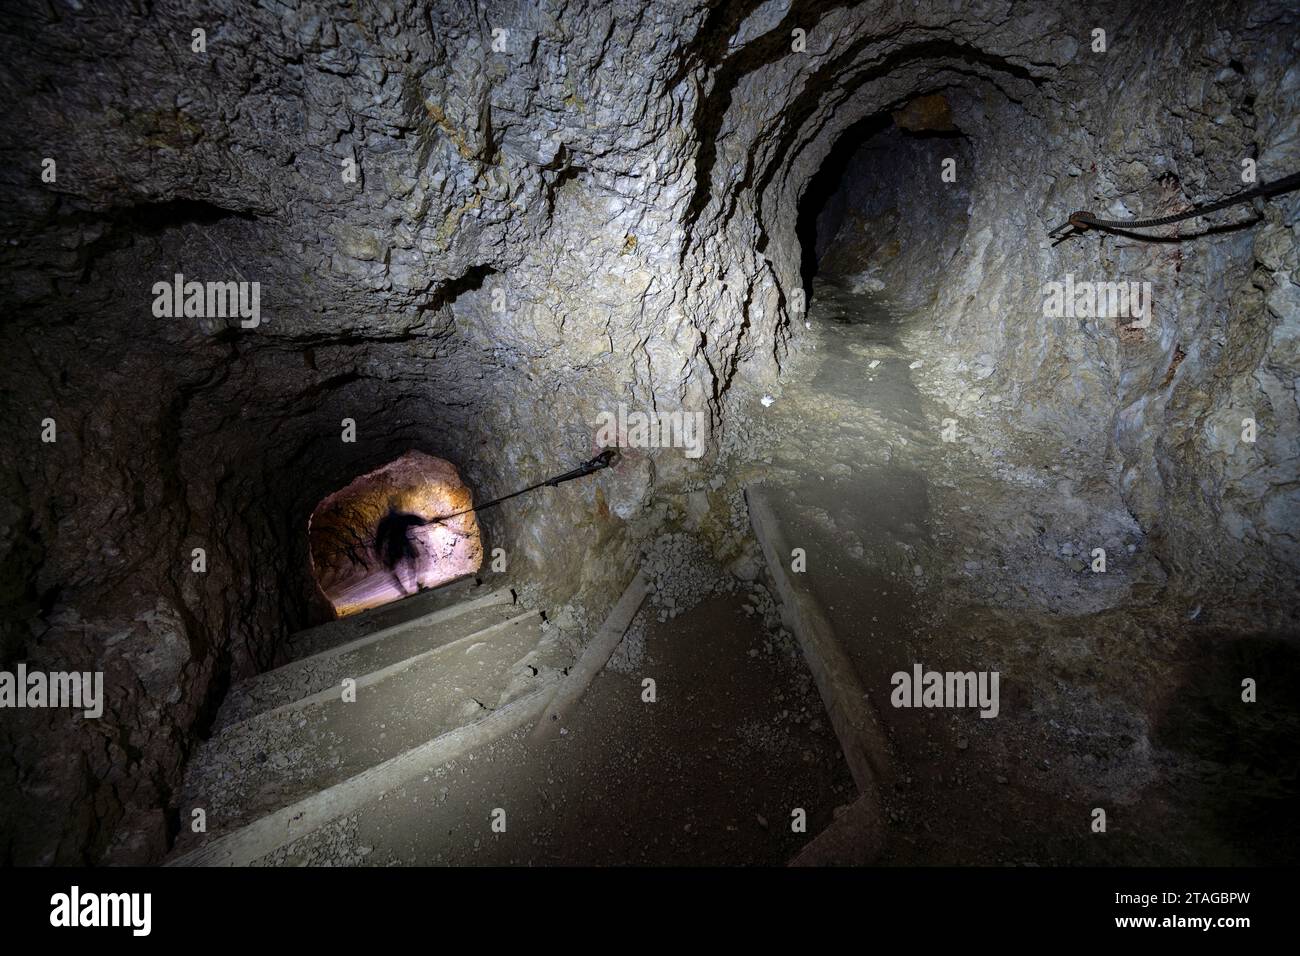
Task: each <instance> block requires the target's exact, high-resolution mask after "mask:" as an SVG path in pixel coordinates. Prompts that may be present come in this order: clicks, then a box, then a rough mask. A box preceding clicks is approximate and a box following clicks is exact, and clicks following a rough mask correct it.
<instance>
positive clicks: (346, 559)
mask: <svg viewBox="0 0 1300 956" xmlns="http://www.w3.org/2000/svg"><path fill="white" fill-rule="evenodd" d="M309 528H310V532H309V533H310V548H311V562H312V572H313V574H314V576H315V579H316V583H317V585H318V586H319V587H320V589H321V591H322V593H323V594H324V595H325V597H326V599H327V600H329V602H330V605H331V606H332V607H333V609H334V612H335V613H336V614H337V615H339V616H340V617H342V616H346V615H348V614H355V613H357V612H358V611H364V610H366V609H368V608H372V607H378V606H380V605H382V604H387V603H389V602H391V601H397V600H400V599H402V598H404V597H408V596H410V595H411V594H414V593H417V592H419V591H423V590H426V589H429V588H435V587H438V586H439V585H442V584H445V583H447V582H449V581H454V580H457V579H459V578H462V577H465V576H467V575H471V574H473V573H474V572H476V571H477V570H478V569H479V567H480V566H481V565H482V563H483V545H482V542H481V541H480V533H479V527H478V520H477V518H476V517H475V514H474V510H473V498H472V496H471V493H470V490H469V488H467V487H466V486H465V484H464V483H463V482H462V481H461V479H460V474H459V472H458V471H457V470H456V467H455V466H454V465H452V464H451V463H450V462H447V461H445V460H443V459H441V458H434V457H433V456H430V455H425V454H422V453H420V452H408V453H407V454H405V455H403V456H402V457H401V458H398V459H397V460H396V461H393V462H390V463H389V464H387V465H384V466H383V467H381V468H378V469H376V470H374V471H370V472H367V473H366V474H364V475H361V476H359V477H358V478H356V479H355V480H354V481H352V482H351V483H349V484H348V486H347V487H346V488H342V489H340V490H339V491H336V492H334V493H333V494H331V495H329V496H328V497H326V498H325V499H323V500H322V501H321V503H320V504H319V505H317V507H316V509H315V510H314V511H313V512H312V516H311V521H310V523H309Z"/></svg>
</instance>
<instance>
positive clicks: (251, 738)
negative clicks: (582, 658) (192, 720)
mask: <svg viewBox="0 0 1300 956" xmlns="http://www.w3.org/2000/svg"><path fill="white" fill-rule="evenodd" d="M479 610H480V611H482V612H491V613H493V614H495V615H497V616H498V617H499V616H500V615H501V614H502V612H503V610H517V609H514V608H504V609H503V608H502V607H499V606H487V607H484V608H480V609H479ZM467 613H469V614H473V613H474V612H467ZM458 617H463V615H458ZM466 620H468V618H466ZM409 624H410V625H411V626H403V629H402V631H400V632H399V633H398V635H391V634H390V635H389V636H388V637H387V638H382V639H380V640H377V641H370V642H368V643H367V644H364V645H362V646H360V647H357V648H353V649H351V650H344V651H341V652H339V653H333V654H329V655H328V656H327V657H325V658H323V659H322V660H321V661H319V662H318V663H320V664H321V665H322V666H326V665H328V666H329V667H330V668H336V667H337V665H338V662H339V660H340V659H343V660H353V661H357V662H360V661H365V660H369V661H370V662H371V663H378V662H379V661H381V660H386V659H389V658H390V657H391V654H389V653H388V652H390V651H391V650H393V649H395V648H398V647H401V648H403V649H406V650H409V649H412V648H413V647H416V646H419V645H418V642H416V643H413V641H414V640H415V638H416V637H417V636H418V635H420V634H422V633H423V629H422V628H421V626H420V624H419V622H409ZM408 638H410V640H408ZM395 639H396V640H397V643H390V642H392V641H394V640H395ZM381 649H382V650H381ZM367 655H379V656H367ZM570 663H571V658H570V656H569V654H568V653H567V651H565V650H564V649H563V648H562V647H561V646H559V644H558V642H557V641H556V639H555V638H554V636H553V635H549V634H547V633H546V631H545V630H544V629H543V627H542V616H541V614H540V612H537V611H527V612H523V613H516V614H514V615H513V616H509V617H506V618H505V619H504V620H497V621H496V622H495V623H491V624H488V625H487V626H485V627H481V628H478V629H476V630H473V631H472V632H471V633H468V634H465V635H464V636H461V637H457V638H455V639H453V640H450V641H447V642H444V643H440V644H438V645H436V646H432V647H427V648H426V649H423V650H420V651H419V652H418V653H416V654H413V655H410V656H407V657H405V658H402V659H399V660H393V661H391V662H390V663H386V664H384V665H383V666H381V667H379V668H378V669H375V670H371V671H369V672H365V673H356V674H354V675H349V676H351V677H352V678H353V679H354V680H355V682H356V683H355V688H356V689H355V700H352V701H348V700H344V699H343V694H342V688H341V687H340V686H338V685H337V684H335V683H334V682H333V679H332V678H331V686H329V687H328V688H326V689H323V690H321V691H318V692H316V693H313V694H310V695H309V696H306V697H302V698H298V699H295V700H293V701H290V702H287V703H285V704H282V705H280V706H277V707H274V708H272V709H268V710H263V711H261V712H258V713H255V714H253V715H252V716H250V717H248V718H247V719H244V720H242V721H240V722H238V723H228V724H226V725H225V726H224V727H223V729H222V730H221V731H219V732H218V733H217V734H216V735H214V736H213V737H212V738H211V739H210V740H208V741H207V742H206V743H205V744H204V745H203V746H202V747H201V748H200V750H199V752H198V753H196V754H195V755H194V757H193V758H191V760H190V762H189V765H188V767H187V769H186V775H185V782H184V785H183V789H182V799H181V801H180V816H181V831H182V832H181V835H180V836H179V837H178V839H177V842H176V846H175V848H174V851H173V856H172V861H173V862H177V863H206V862H232V861H238V860H241V859H244V858H245V857H247V854H248V853H252V852H254V851H256V855H261V854H263V853H266V852H270V851H271V850H274V849H275V848H276V847H277V846H278V845H280V844H279V843H278V842H276V841H278V840H280V838H281V837H283V838H284V839H296V838H297V837H298V836H301V835H302V833H303V832H306V831H305V830H304V829H303V826H304V823H303V821H304V820H306V819H310V820H315V821H318V822H316V823H315V824H313V826H319V825H322V823H324V822H328V821H329V819H333V816H334V815H336V814H334V808H337V807H346V808H345V809H343V810H341V811H340V812H342V813H346V812H350V808H351V805H352V804H353V803H355V802H356V801H357V800H361V801H362V802H365V801H367V800H370V799H375V798H377V797H378V796H379V794H380V793H382V792H383V790H382V789H380V790H376V789H375V788H376V787H382V788H389V787H392V786H396V785H397V784H399V783H401V782H405V779H406V778H405V777H404V776H402V775H403V774H406V773H412V774H413V773H417V772H427V770H429V769H431V768H432V767H433V766H437V763H434V764H432V765H429V764H428V763H427V760H432V759H435V758H437V759H439V760H440V762H441V761H443V760H445V759H450V757H445V756H440V755H445V754H449V753H450V754H452V755H453V756H454V755H458V754H459V753H460V752H463V748H465V747H469V746H476V745H477V744H478V743H479V742H482V741H483V740H486V739H491V735H492V734H493V733H496V732H498V731H499V732H508V731H509V730H512V729H514V728H515V727H516V726H518V725H519V723H520V722H521V721H525V720H528V719H535V718H536V716H537V714H540V713H541V708H542V707H544V706H545V703H546V700H548V699H549V697H550V693H551V692H552V691H553V688H554V684H555V682H556V681H557V680H558V678H559V677H560V675H561V673H562V672H563V670H564V669H565V668H567V667H568V666H569V664H570ZM272 673H274V672H272ZM313 673H315V671H313ZM334 674H335V676H337V670H335V671H334ZM524 698H527V699H528V700H530V701H532V702H533V703H531V704H528V705H523V704H519V702H520V701H522V700H523V699H524ZM516 704H519V706H513V705H516ZM498 712H504V713H503V714H502V716H500V717H499V718H498V719H496V720H493V718H494V717H496V716H497V714H498ZM502 728H504V730H503V729H502ZM421 755H423V756H421ZM422 760H424V761H425V762H424V763H421V761H422ZM398 777H401V778H402V779H397V778H398ZM340 794H344V795H346V797H345V798H344V797H340ZM294 807H297V808H298V811H297V812H295V813H290V814H289V815H288V816H286V815H285V811H287V810H290V809H292V808H294ZM195 809H202V810H203V811H204V814H205V817H206V827H207V831H206V832H205V833H198V834H196V833H193V832H192V827H191V823H192V821H193V819H194V813H193V811H194V810H195ZM268 819H271V820H272V821H280V823H275V822H271V823H268V822H267V820H268ZM281 823H284V825H283V826H281ZM289 824H292V825H289ZM241 834H242V835H241ZM268 841H270V843H271V844H273V845H270V846H268V845H267V844H268ZM218 844H219V845H220V846H221V847H224V849H222V850H220V851H219V852H218V851H217V850H215V849H213V848H214V847H216V846H218ZM205 847H207V848H209V852H206V853H205V852H203V851H204V848H205ZM214 854H215V855H214ZM253 858H255V857H247V859H244V862H247V861H248V860H251V859H253Z"/></svg>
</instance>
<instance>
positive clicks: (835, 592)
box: [744, 285, 1300, 865]
mask: <svg viewBox="0 0 1300 956" xmlns="http://www.w3.org/2000/svg"><path fill="white" fill-rule="evenodd" d="M809 320H810V322H811V323H812V327H813V331H814V333H815V334H814V336H813V337H812V339H813V343H814V344H813V347H812V348H811V349H809V350H807V351H806V352H805V354H803V355H801V356H799V357H798V358H797V359H796V360H795V366H794V368H792V369H791V371H790V375H789V381H790V382H791V383H792V384H790V385H789V386H787V387H786V388H785V390H784V391H783V392H782V394H781V395H780V397H779V399H778V400H777V401H776V402H775V403H773V404H772V406H771V407H770V408H768V409H766V411H765V413H764V415H763V417H762V419H761V424H759V423H757V420H758V419H759V416H758V414H757V413H756V414H755V416H754V417H755V419H756V423H755V424H754V425H752V426H751V428H752V429H753V431H754V432H755V433H756V436H757V437H756V440H755V441H754V444H755V445H756V446H758V447H761V448H762V449H763V450H764V455H763V456H762V457H761V458H758V457H756V458H755V459H754V460H753V461H752V462H751V464H750V465H749V466H748V468H747V469H746V473H745V477H744V480H745V481H746V482H761V483H763V484H764V485H766V486H767V487H769V488H770V489H772V497H773V498H774V499H775V502H776V504H775V510H776V512H777V514H778V517H779V519H780V521H781V523H782V525H783V526H784V528H785V529H786V536H787V538H788V539H789V541H790V542H791V544H792V545H794V546H798V547H803V548H804V549H805V550H806V552H807V556H808V558H807V560H808V569H807V571H806V572H805V573H806V580H807V583H808V584H809V586H810V587H811V589H812V591H813V592H814V593H815V594H816V596H817V597H818V599H819V601H820V603H821V604H822V606H823V607H824V608H825V609H826V610H827V613H828V615H829V616H830V618H831V620H832V623H833V624H834V625H835V628H836V631H837V634H838V635H839V636H840V637H841V639H842V640H843V642H844V644H845V646H846V648H847V649H848V651H849V653H850V655H851V657H852V658H853V660H854V663H855V666H856V668H857V670H858V673H859V677H860V678H861V680H862V682H863V686H864V687H865V688H866V691H867V695H868V698H869V699H870V700H871V701H872V703H873V705H874V709H875V711H876V713H877V715H878V716H879V718H880V720H881V722H882V724H883V725H884V727H885V729H886V731H887V733H888V736H889V738H890V742H891V747H892V750H893V754H892V758H893V760H892V763H893V767H894V773H893V777H892V779H891V780H889V781H888V782H887V785H886V793H885V797H884V800H885V805H886V812H887V815H888V817H889V819H890V824H891V835H890V840H889V844H888V847H887V849H886V851H885V855H884V858H883V859H882V861H881V862H885V863H916V864H938V863H960V864H982V865H989V864H1033V865H1052V864H1103V863H1117V864H1179V863H1184V864H1191V863H1202V864H1251V863H1276V862H1283V861H1288V860H1293V859H1294V858H1295V855H1296V851H1297V849H1300V818H1298V817H1297V814H1296V810H1297V808H1300V802H1298V801H1297V797H1300V787H1298V785H1297V778H1296V770H1297V766H1298V761H1297V758H1296V748H1295V746H1294V741H1295V740H1297V739H1300V705H1298V703H1297V702H1296V701H1295V700H1294V695H1292V694H1290V693H1288V692H1286V691H1284V690H1283V689H1284V688H1294V687H1295V686H1297V685H1296V676H1297V671H1298V668H1300V645H1298V644H1297V642H1296V640H1295V638H1294V635H1292V636H1291V637H1289V638H1288V637H1283V636H1279V635H1271V634H1268V633H1253V632H1252V629H1251V628H1250V627H1249V624H1247V625H1246V626H1245V628H1244V629H1242V627H1241V624H1240V623H1238V622H1233V623H1232V625H1231V626H1225V624H1226V623H1227V622H1216V621H1215V620H1213V619H1212V618H1213V615H1210V614H1207V613H1204V612H1203V611H1202V609H1201V608H1199V607H1187V606H1185V605H1183V604H1180V603H1177V602H1176V600H1175V599H1172V598H1171V597H1170V596H1169V595H1167V594H1166V593H1165V592H1164V591H1163V583H1164V572H1163V569H1162V568H1161V567H1160V566H1159V564H1158V563H1157V562H1155V561H1153V560H1152V559H1150V558H1149V557H1148V556H1147V554H1146V550H1145V539H1144V537H1143V535H1142V532H1141V529H1140V528H1138V526H1137V525H1136V523H1135V522H1134V521H1133V520H1132V518H1131V516H1130V515H1128V513H1127V511H1126V510H1125V509H1124V508H1123V506H1122V504H1121V503H1120V502H1119V501H1118V499H1117V497H1116V496H1115V495H1114V494H1113V492H1112V491H1111V490H1110V489H1109V488H1107V487H1106V486H1104V485H1097V484H1094V483H1089V482H1088V480H1087V478H1086V474H1084V473H1083V468H1082V465H1081V464H1080V463H1078V462H1071V461H1069V460H1064V459H1061V458H1057V457H1039V458H1036V457H1035V454H1034V451H1035V450H1034V449H1025V448H1018V447H1016V446H1015V445H1014V439H1013V438H1011V437H1010V435H1009V434H1008V432H1009V431H1010V430H1009V429H1006V428H1005V427H999V426H1000V425H1001V426H1005V425H1006V424H1007V423H1008V422H1009V421H1011V420H1012V419H1013V417H1014V416H1013V415H1010V414H1007V413H1005V409H1002V406H1003V404H1004V403H1003V402H1002V400H1001V399H1000V398H999V397H998V396H990V397H989V398H990V400H991V404H992V406H993V408H994V409H997V410H999V411H998V412H996V413H994V414H990V415H988V416H987V417H983V416H980V417H972V416H971V415H969V414H967V415H962V416H958V415H957V414H956V413H955V412H953V411H952V410H951V409H950V408H948V407H946V406H945V405H944V404H943V390H942V383H940V382H937V381H936V378H937V373H935V372H934V371H932V370H933V369H934V368H935V367H936V366H937V365H938V361H937V359H938V358H939V350H940V349H941V348H942V345H941V343H935V342H933V341H930V340H928V339H927V338H926V335H925V334H924V330H922V329H919V328H917V327H916V325H915V320H914V319H912V318H910V317H909V316H908V315H907V314H906V313H903V312H897V311H895V310H893V309H891V308H890V307H889V306H888V305H887V304H885V303H882V302H881V301H880V300H879V299H877V298H874V297H872V296H870V295H861V294H855V293H852V292H848V291H846V290H844V289H843V288H839V287H836V286H833V285H822V286H821V288H820V290H819V294H818V298H817V299H816V300H815V302H814V305H813V308H812V310H811V313H810V315H809ZM946 421H947V422H955V421H959V423H960V430H958V431H957V434H956V438H955V440H953V441H945V438H944V432H943V428H944V425H945V422H946ZM950 437H951V436H950ZM1049 528H1050V529H1052V530H1051V531H1049V530H1047V529H1049ZM1096 546H1104V547H1105V548H1106V550H1107V552H1108V555H1109V556H1110V560H1109V568H1108V569H1107V572H1106V573H1094V572H1093V570H1092V567H1091V563H1090V560H1089V558H1090V555H1091V552H1092V548H1093V547H1096ZM915 663H920V664H922V665H924V667H925V668H926V669H927V670H938V671H963V672H964V671H976V672H978V671H997V672H999V675H1000V698H1001V701H1000V711H999V714H998V716H996V717H994V718H987V719H985V718H981V717H979V716H978V715H977V713H976V712H975V710H973V709H965V710H954V709H907V708H895V707H894V706H892V705H891V702H890V693H891V691H892V689H893V686H892V684H891V682H890V678H891V675H892V674H894V673H895V672H898V671H909V670H911V668H912V666H913V665H914V664H915ZM1251 676H1254V677H1256V678H1257V679H1261V680H1267V682H1268V684H1269V685H1270V686H1271V687H1272V688H1273V689H1274V691H1275V694H1274V695H1273V696H1272V697H1271V698H1270V699H1269V700H1267V701H1265V700H1263V699H1262V698H1261V700H1260V701H1259V702H1258V703H1255V704H1247V703H1243V702H1242V700H1241V696H1240V695H1241V681H1242V679H1243V678H1245V677H1251ZM1171 678H1172V679H1171ZM1288 740H1289V741H1290V743H1288ZM1097 808H1101V809H1103V810H1105V812H1106V818H1107V819H1106V822H1107V828H1106V832H1105V833H1094V832H1093V831H1092V828H1091V824H1092V820H1093V812H1094V810H1095V809H1097ZM1251 821H1254V823H1259V824H1262V825H1261V826H1258V827H1256V826H1255V825H1254V823H1252V822H1251Z"/></svg>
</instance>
